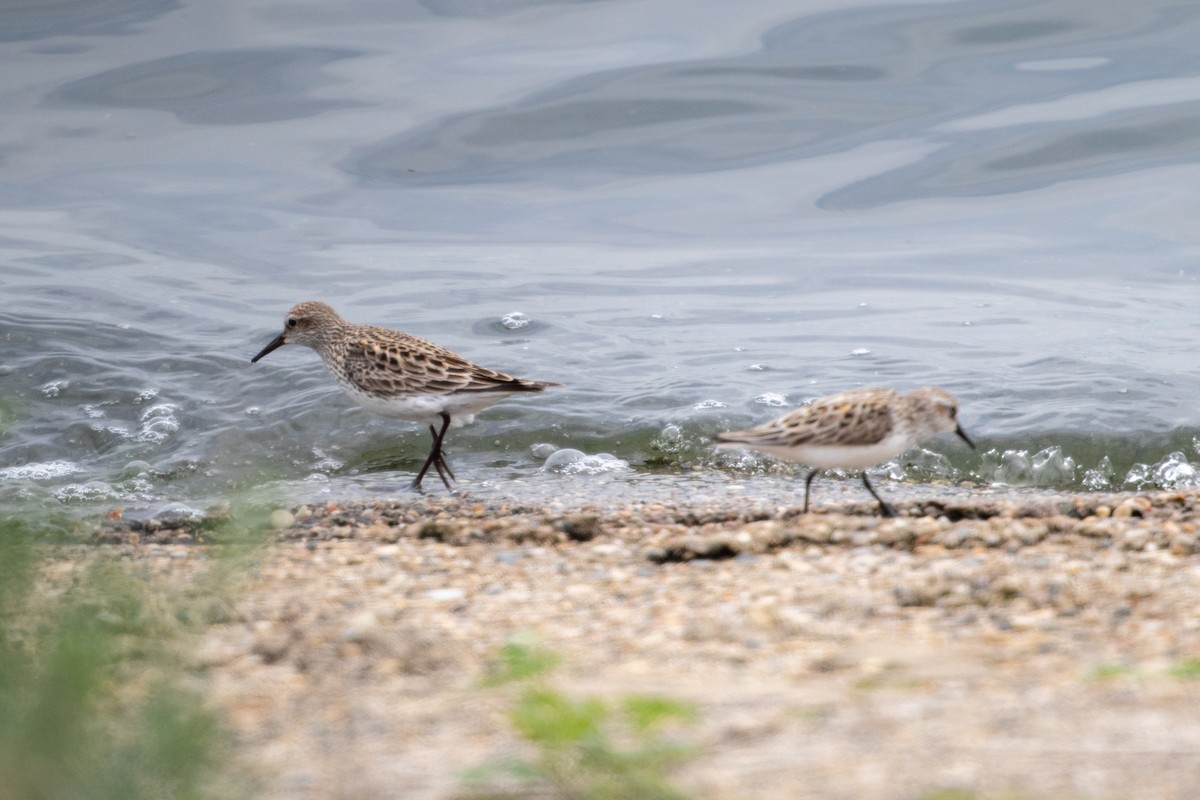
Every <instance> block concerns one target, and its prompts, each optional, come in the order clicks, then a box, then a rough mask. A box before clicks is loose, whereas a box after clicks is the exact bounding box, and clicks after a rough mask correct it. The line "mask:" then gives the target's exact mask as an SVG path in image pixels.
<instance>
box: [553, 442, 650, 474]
mask: <svg viewBox="0 0 1200 800" xmlns="http://www.w3.org/2000/svg"><path fill="white" fill-rule="evenodd" d="M624 469H629V462H628V461H624V460H622V459H620V458H617V457H616V456H614V455H613V454H612V453H597V454H596V455H592V456H589V455H588V454H586V453H584V452H582V451H580V450H574V449H572V448H570V447H564V448H563V449H562V450H558V451H556V452H554V453H552V454H551V455H550V457H549V458H547V459H546V463H545V464H543V465H542V471H544V472H558V473H561V474H563V475H600V474H602V473H605V472H619V471H620V470H624Z"/></svg>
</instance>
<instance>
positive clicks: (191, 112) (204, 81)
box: [48, 47, 364, 125]
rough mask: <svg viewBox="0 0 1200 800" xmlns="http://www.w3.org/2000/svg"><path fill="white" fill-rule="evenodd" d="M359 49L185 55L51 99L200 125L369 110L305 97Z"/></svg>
mask: <svg viewBox="0 0 1200 800" xmlns="http://www.w3.org/2000/svg"><path fill="white" fill-rule="evenodd" d="M358 55H361V53H358V52H356V51H353V50H335V49H328V48H295V47H293V48H288V49H282V50H229V51H208V52H197V53H187V54H185V55H181V56H171V57H170V58H160V59H155V60H153V61H144V62H142V63H139V64H131V65H130V66H127V67H120V68H119V69H114V70H109V71H107V72H102V73H100V74H99V75H93V76H91V77H89V78H84V79H82V80H79V81H73V82H72V83H68V84H67V85H65V86H63V87H62V88H60V89H58V90H57V91H55V92H53V93H51V95H50V97H49V98H48V99H49V101H50V102H51V103H56V104H57V103H64V104H70V103H79V104H85V105H97V106H111V107H116V108H153V109H157V110H159V111H169V112H171V113H173V114H175V115H176V116H177V117H179V119H180V120H181V121H183V122H189V123H192V124H194V125H247V124H250V123H255V122H276V121H278V120H286V119H300V118H302V117H311V116H313V115H314V114H321V113H323V112H326V111H331V110H333V109H337V108H352V107H355V106H361V105H364V103H361V102H355V101H352V100H319V99H314V98H310V97H305V96H304V95H305V94H306V93H307V92H309V91H311V90H312V89H314V88H317V87H320V86H321V85H323V84H326V83H330V81H328V80H327V79H326V80H321V79H320V76H321V74H322V73H321V68H322V67H324V66H325V65H326V64H329V63H331V62H333V61H337V60H339V59H343V58H353V57H355V56H358Z"/></svg>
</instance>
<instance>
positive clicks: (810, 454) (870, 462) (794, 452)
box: [735, 436, 911, 469]
mask: <svg viewBox="0 0 1200 800" xmlns="http://www.w3.org/2000/svg"><path fill="white" fill-rule="evenodd" d="M735 446H736V445H735ZM742 446H743V447H745V446H746V445H742ZM910 446H911V443H910V442H909V441H908V440H907V439H904V438H900V437H892V436H889V437H888V438H886V439H884V440H883V441H881V442H879V443H877V444H872V445H807V444H806V445H800V446H799V447H785V446H782V445H755V446H753V447H752V448H750V449H752V450H758V451H760V452H763V453H768V454H770V455H773V456H775V457H776V458H782V459H784V460H786V461H799V462H800V463H801V464H807V465H808V466H810V467H814V468H816V469H835V468H836V469H866V468H867V467H873V466H875V465H876V464H881V463H883V462H884V461H887V460H888V459H892V458H895V457H896V456H898V455H900V454H901V453H903V452H904V451H905V450H907V449H908V448H909V447H910Z"/></svg>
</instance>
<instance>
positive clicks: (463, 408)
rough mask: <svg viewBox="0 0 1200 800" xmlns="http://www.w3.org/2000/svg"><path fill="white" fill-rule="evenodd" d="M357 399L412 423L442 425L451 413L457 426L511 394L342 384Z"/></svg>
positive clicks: (387, 415)
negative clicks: (399, 391) (377, 389)
mask: <svg viewBox="0 0 1200 800" xmlns="http://www.w3.org/2000/svg"><path fill="white" fill-rule="evenodd" d="M342 389H343V390H344V391H345V392H346V394H347V395H349V396H350V398H351V399H353V400H354V402H356V403H358V404H359V405H360V406H362V407H363V408H365V409H367V410H369V411H374V412H375V413H376V414H381V415H382V416H385V417H394V418H396V419H406V420H409V421H411V422H427V423H430V424H439V423H440V422H441V414H442V413H443V412H445V413H447V414H449V415H450V421H451V425H452V426H454V427H457V426H459V425H466V424H468V423H470V422H473V421H474V420H475V414H476V413H478V412H479V411H482V410H483V409H485V408H487V407H488V406H490V405H494V404H495V403H498V402H500V401H501V400H503V399H504V398H505V397H507V396H508V395H507V394H506V393H503V392H461V393H458V394H443V395H395V396H392V397H384V396H382V395H376V394H370V393H369V392H364V391H362V390H361V389H359V388H358V387H355V386H345V385H343V386H342Z"/></svg>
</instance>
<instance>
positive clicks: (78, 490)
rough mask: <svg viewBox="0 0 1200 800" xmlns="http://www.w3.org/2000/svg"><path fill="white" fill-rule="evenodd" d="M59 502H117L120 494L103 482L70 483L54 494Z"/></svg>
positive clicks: (110, 485)
mask: <svg viewBox="0 0 1200 800" xmlns="http://www.w3.org/2000/svg"><path fill="white" fill-rule="evenodd" d="M54 496H55V497H56V498H58V500H59V501H60V502H63V503H71V502H92V501H96V500H118V499H120V498H121V496H122V495H121V493H120V492H118V491H117V490H116V489H115V488H114V487H113V486H112V484H110V483H105V482H104V481H88V482H87V483H70V484H67V485H66V486H64V487H62V488H61V489H59V490H58V491H57V492H55V493H54Z"/></svg>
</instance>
